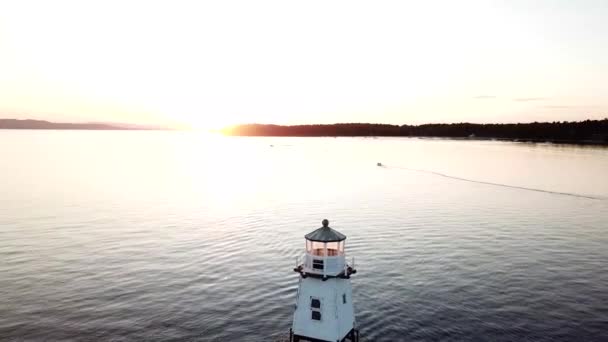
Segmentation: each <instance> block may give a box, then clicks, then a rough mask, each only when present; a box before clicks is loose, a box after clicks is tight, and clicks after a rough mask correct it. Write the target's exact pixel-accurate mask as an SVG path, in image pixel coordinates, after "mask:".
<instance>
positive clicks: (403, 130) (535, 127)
mask: <svg viewBox="0 0 608 342" xmlns="http://www.w3.org/2000/svg"><path fill="white" fill-rule="evenodd" d="M222 133H224V134H226V135H235V136H295V137H308V136H311V137H314V136H406V137H446V138H448V137H449V138H465V137H475V138H498V139H523V140H554V141H560V140H564V141H598V142H608V118H606V119H603V120H585V121H573V122H568V121H561V122H560V121H554V122H532V123H516V124H474V123H466V122H464V123H452V124H424V125H402V126H399V125H386V124H371V123H339V124H330V125H296V126H280V125H264V124H246V125H236V126H231V127H227V128H224V129H222Z"/></svg>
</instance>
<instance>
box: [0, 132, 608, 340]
mask: <svg viewBox="0 0 608 342" xmlns="http://www.w3.org/2000/svg"><path fill="white" fill-rule="evenodd" d="M378 162H381V163H382V164H383V165H384V166H383V167H378V166H376V163H378ZM0 177H1V178H0V339H1V340H7V341H11V340H18V341H21V340H31V341H35V340H50V341H59V340H82V341H144V340H145V341H197V340H198V341H272V340H273V339H275V338H277V337H279V336H281V335H284V334H285V333H286V332H287V331H288V329H289V327H290V324H291V319H292V313H293V309H294V303H295V294H296V287H297V282H298V275H297V274H296V273H294V272H293V270H292V269H293V267H294V263H295V258H296V256H299V255H301V254H302V252H303V248H304V238H303V236H304V234H306V233H308V232H310V231H312V230H314V229H316V228H318V227H319V226H320V223H321V220H322V219H323V218H328V219H329V220H330V222H331V224H330V225H331V226H332V227H333V228H335V229H337V230H339V231H340V232H342V233H344V234H345V235H346V236H347V237H348V238H347V240H346V250H347V254H348V255H349V258H350V256H354V257H355V260H356V264H357V269H358V273H357V274H356V275H354V276H353V277H352V278H351V281H352V284H353V291H354V303H355V310H356V318H357V323H358V325H359V327H360V330H361V335H362V337H364V338H365V340H366V341H437V340H445V341H480V340H482V341H483V340H485V341H550V340H551V341H555V340H557V341H573V340H577V341H608V149H605V148H596V147H577V146H560V145H550V144H524V143H509V142H495V141H473V140H460V141H457V140H439V139H407V138H378V139H372V138H237V137H233V138H228V137H216V136H209V135H202V134H197V133H186V132H139V131H130V132H127V131H124V132H121V131H115V132H110V131H107V132H106V131H0ZM450 177H452V178H450ZM483 182H485V183H483ZM489 183H492V184H489ZM503 185H508V186H513V187H506V186H503ZM527 188H530V189H527ZM532 189H534V190H532ZM535 190H542V191H535ZM245 336H247V338H246V337H245Z"/></svg>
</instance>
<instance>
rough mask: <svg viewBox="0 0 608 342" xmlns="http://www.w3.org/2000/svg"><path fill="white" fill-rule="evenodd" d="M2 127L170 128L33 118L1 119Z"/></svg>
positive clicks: (55, 128)
mask: <svg viewBox="0 0 608 342" xmlns="http://www.w3.org/2000/svg"><path fill="white" fill-rule="evenodd" d="M0 129H32V130H89V131H94V130H96V131H128V130H131V131H150V130H169V129H168V128H163V127H152V126H143V125H132V124H106V123H67V122H51V121H45V120H31V119H24V120H20V119H0Z"/></svg>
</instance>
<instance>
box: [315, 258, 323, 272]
mask: <svg viewBox="0 0 608 342" xmlns="http://www.w3.org/2000/svg"><path fill="white" fill-rule="evenodd" d="M312 268H314V269H316V270H322V269H323V260H319V259H313V260H312Z"/></svg>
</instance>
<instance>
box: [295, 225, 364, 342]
mask: <svg viewBox="0 0 608 342" xmlns="http://www.w3.org/2000/svg"><path fill="white" fill-rule="evenodd" d="M305 238H306V253H305V254H304V258H303V260H302V262H301V263H300V262H296V268H294V271H296V272H298V273H299V274H300V283H299V286H298V294H297V296H296V310H295V313H294V314H293V325H292V328H291V332H290V341H293V342H298V341H311V342H321V341H328V342H335V341H337V342H342V341H353V342H358V341H359V331H358V330H357V328H356V326H355V311H354V308H353V296H352V288H351V285H350V276H351V274H354V273H356V272H357V271H356V270H355V269H354V259H353V264H351V265H348V264H347V263H346V257H345V255H344V243H345V242H346V236H344V235H343V234H342V233H340V232H338V231H336V230H333V229H331V228H330V227H329V221H327V220H323V227H321V228H319V229H317V230H315V231H313V232H312V233H309V234H306V236H305Z"/></svg>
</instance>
